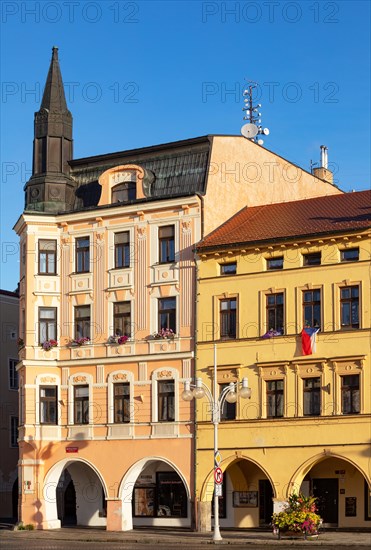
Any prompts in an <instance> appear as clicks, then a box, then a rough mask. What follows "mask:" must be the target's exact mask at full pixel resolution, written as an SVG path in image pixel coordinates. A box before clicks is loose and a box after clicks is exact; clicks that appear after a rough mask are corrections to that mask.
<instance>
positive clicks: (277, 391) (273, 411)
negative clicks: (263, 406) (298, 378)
mask: <svg viewBox="0 0 371 550" xmlns="http://www.w3.org/2000/svg"><path fill="white" fill-rule="evenodd" d="M267 405H268V411H267V416H268V418H277V417H281V416H283V380H270V381H268V382H267Z"/></svg>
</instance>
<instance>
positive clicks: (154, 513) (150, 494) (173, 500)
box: [133, 472, 187, 518]
mask: <svg viewBox="0 0 371 550" xmlns="http://www.w3.org/2000/svg"><path fill="white" fill-rule="evenodd" d="M142 477H147V478H149V480H148V485H149V486H147V487H146V486H143V482H142V483H141V484H140V485H139V484H138V485H137V486H135V487H134V491H133V515H134V516H135V517H143V516H146V517H164V516H166V517H173V518H186V517H187V493H186V490H185V487H184V484H183V481H182V480H181V478H180V477H179V475H178V474H177V473H176V472H156V483H151V480H152V475H151V474H145V475H144V476H143V475H142Z"/></svg>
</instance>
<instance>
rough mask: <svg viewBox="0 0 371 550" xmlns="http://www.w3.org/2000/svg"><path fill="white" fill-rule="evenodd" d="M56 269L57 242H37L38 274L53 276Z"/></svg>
mask: <svg viewBox="0 0 371 550" xmlns="http://www.w3.org/2000/svg"><path fill="white" fill-rule="evenodd" d="M56 267H57V241H46V240H45V241H44V240H39V274H40V275H55V274H56Z"/></svg>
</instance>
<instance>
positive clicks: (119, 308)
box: [113, 302, 131, 337]
mask: <svg viewBox="0 0 371 550" xmlns="http://www.w3.org/2000/svg"><path fill="white" fill-rule="evenodd" d="M113 326H114V335H115V336H129V337H130V334H131V304H130V302H116V303H115V304H113Z"/></svg>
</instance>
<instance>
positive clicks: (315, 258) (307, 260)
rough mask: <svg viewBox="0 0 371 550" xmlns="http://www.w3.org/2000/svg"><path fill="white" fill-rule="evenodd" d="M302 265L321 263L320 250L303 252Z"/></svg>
mask: <svg viewBox="0 0 371 550" xmlns="http://www.w3.org/2000/svg"><path fill="white" fill-rule="evenodd" d="M303 259H304V265H306V266H311V265H321V252H312V253H311V254H303Z"/></svg>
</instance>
